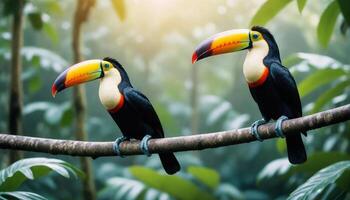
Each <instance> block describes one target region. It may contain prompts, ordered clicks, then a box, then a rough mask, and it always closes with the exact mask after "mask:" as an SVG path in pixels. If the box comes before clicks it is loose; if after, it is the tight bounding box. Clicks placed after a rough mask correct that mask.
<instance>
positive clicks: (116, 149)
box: [113, 136, 129, 157]
mask: <svg viewBox="0 0 350 200" xmlns="http://www.w3.org/2000/svg"><path fill="white" fill-rule="evenodd" d="M126 140H129V138H127V137H125V136H121V137H118V138H117V139H116V140H115V141H114V143H113V150H114V152H115V154H117V156H120V157H124V156H123V155H122V154H121V152H120V143H122V142H124V141H126Z"/></svg>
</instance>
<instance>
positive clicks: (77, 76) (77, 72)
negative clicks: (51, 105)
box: [51, 59, 112, 97]
mask: <svg viewBox="0 0 350 200" xmlns="http://www.w3.org/2000/svg"><path fill="white" fill-rule="evenodd" d="M102 62H106V61H103V60H98V59H95V60H87V61H84V62H81V63H78V64H75V65H73V66H71V67H69V68H67V69H66V70H65V71H63V72H62V73H61V74H60V75H59V76H58V77H57V78H56V80H55V82H54V83H53V85H52V89H51V92H52V96H53V97H55V96H56V94H57V93H58V92H60V91H62V90H64V89H65V88H68V87H71V86H74V85H78V84H81V83H85V82H88V81H92V80H95V79H98V78H101V77H103V76H104V72H103V67H102ZM111 66H112V65H111Z"/></svg>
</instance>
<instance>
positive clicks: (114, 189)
mask: <svg viewBox="0 0 350 200" xmlns="http://www.w3.org/2000/svg"><path fill="white" fill-rule="evenodd" d="M110 197H115V199H128V200H136V199H149V200H157V199H164V200H167V199H170V197H169V195H168V194H166V193H164V192H161V191H159V190H156V189H153V188H151V187H148V186H146V185H145V184H144V183H142V182H141V181H138V180H133V179H129V178H122V177H113V178H110V179H108V180H107V187H106V188H104V189H103V190H102V191H101V192H100V194H99V198H102V199H110ZM160 197H162V198H160Z"/></svg>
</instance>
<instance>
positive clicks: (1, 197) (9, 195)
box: [0, 191, 46, 200]
mask: <svg viewBox="0 0 350 200" xmlns="http://www.w3.org/2000/svg"><path fill="white" fill-rule="evenodd" d="M7 199H18V200H45V199H46V198H45V197H43V196H41V195H38V194H35V193H33V192H23V191H15V192H0V200H7Z"/></svg>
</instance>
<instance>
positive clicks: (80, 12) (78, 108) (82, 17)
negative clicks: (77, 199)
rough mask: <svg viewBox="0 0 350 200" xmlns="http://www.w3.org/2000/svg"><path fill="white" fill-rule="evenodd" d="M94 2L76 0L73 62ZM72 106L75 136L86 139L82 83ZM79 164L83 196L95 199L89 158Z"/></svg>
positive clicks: (80, 56)
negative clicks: (83, 26) (83, 176)
mask: <svg viewBox="0 0 350 200" xmlns="http://www.w3.org/2000/svg"><path fill="white" fill-rule="evenodd" d="M94 4H95V1H94V0H78V2H77V5H76V10H75V14H74V20H73V40H72V48H73V53H74V63H77V62H80V61H81V60H82V55H81V52H80V40H81V38H80V32H81V26H82V24H83V22H85V21H86V19H87V16H88V13H89V11H90V9H91V8H92V7H93V5H94ZM73 92H74V94H73V99H74V108H75V118H76V120H75V123H76V125H75V127H76V131H75V133H76V138H77V139H78V140H87V139H88V136H87V133H86V130H85V125H84V124H85V117H86V96H85V88H84V86H83V85H79V86H76V87H75V88H74V91H73ZM80 164H81V168H82V170H83V171H84V172H85V174H86V177H85V179H84V180H83V196H84V199H91V200H94V199H96V189H95V182H94V175H93V168H92V162H91V158H88V157H81V158H80Z"/></svg>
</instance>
